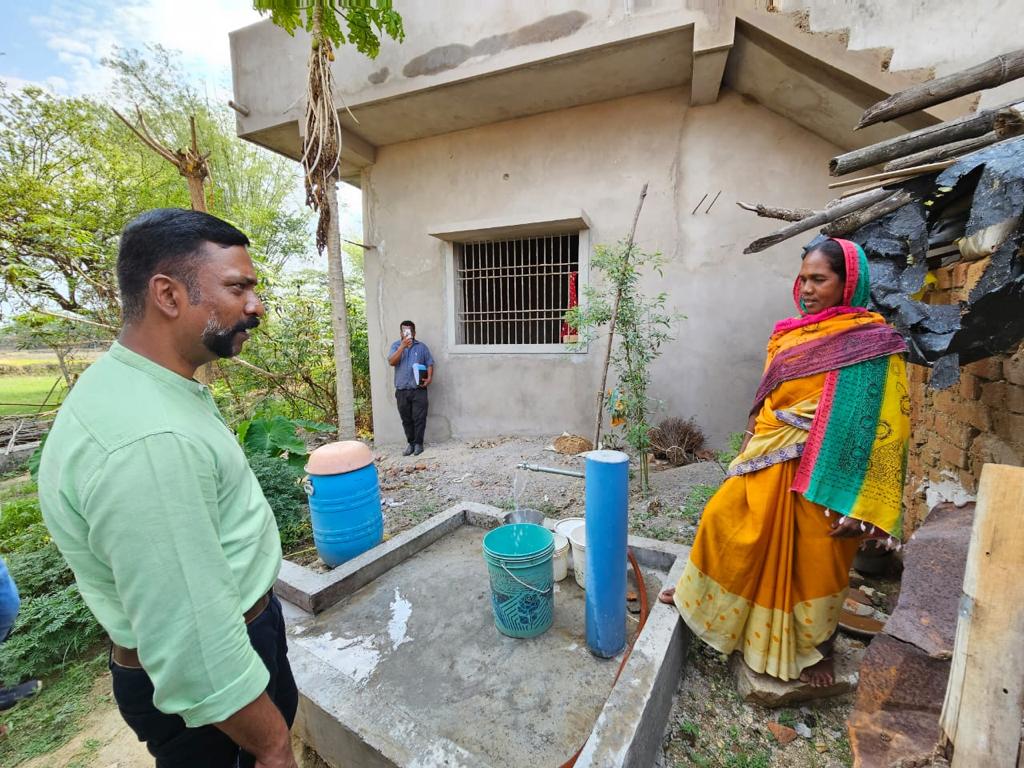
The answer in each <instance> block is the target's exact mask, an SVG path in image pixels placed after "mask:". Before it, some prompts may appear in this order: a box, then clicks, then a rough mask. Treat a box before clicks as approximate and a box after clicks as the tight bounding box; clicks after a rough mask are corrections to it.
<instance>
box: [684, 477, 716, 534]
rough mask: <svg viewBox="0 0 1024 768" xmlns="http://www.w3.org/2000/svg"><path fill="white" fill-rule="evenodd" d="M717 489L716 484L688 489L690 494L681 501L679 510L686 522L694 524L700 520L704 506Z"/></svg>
mask: <svg viewBox="0 0 1024 768" xmlns="http://www.w3.org/2000/svg"><path fill="white" fill-rule="evenodd" d="M717 490H718V486H717V485H695V486H693V488H691V489H690V494H689V495H688V496H687V497H686V501H684V502H683V506H682V507H681V508H680V510H679V511H680V513H681V514H682V516H683V518H684V519H685V520H686V521H687V522H689V523H691V524H693V525H696V524H697V522H698V521H699V520H700V516H701V513H703V512H704V507H706V506H707V503H708V502H709V501H711V497H712V496H714V495H715V491H717Z"/></svg>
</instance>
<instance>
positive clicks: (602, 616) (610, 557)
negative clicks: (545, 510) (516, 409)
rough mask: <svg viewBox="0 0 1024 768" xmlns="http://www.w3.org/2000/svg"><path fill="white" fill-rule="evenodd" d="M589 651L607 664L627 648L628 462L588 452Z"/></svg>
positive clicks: (613, 455)
mask: <svg viewBox="0 0 1024 768" xmlns="http://www.w3.org/2000/svg"><path fill="white" fill-rule="evenodd" d="M586 505H587V506H586V521H587V522H586V526H587V578H586V584H587V587H586V610H587V614H586V615H587V647H588V648H590V652H591V653H593V654H594V655H595V656H600V657H602V658H605V659H609V658H611V657H612V656H616V655H617V654H619V653H620V652H621V651H622V649H623V648H625V647H626V535H627V534H626V527H627V509H628V506H629V456H627V455H626V454H625V453H623V452H622V451H591V452H590V453H588V454H587V463H586Z"/></svg>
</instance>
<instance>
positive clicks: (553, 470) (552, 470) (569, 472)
mask: <svg viewBox="0 0 1024 768" xmlns="http://www.w3.org/2000/svg"><path fill="white" fill-rule="evenodd" d="M516 469H525V470H528V471H530V472H547V473H548V474H549V475H565V476H566V477H578V478H579V479H580V480H582V479H583V478H584V474H583V473H582V472H577V471H576V470H575V469H559V468H558V467H542V466H540V465H539V464H527V463H526V462H525V461H524V462H522V463H521V464H516Z"/></svg>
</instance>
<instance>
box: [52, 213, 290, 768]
mask: <svg viewBox="0 0 1024 768" xmlns="http://www.w3.org/2000/svg"><path fill="white" fill-rule="evenodd" d="M248 244H249V240H248V238H247V237H246V236H245V235H244V234H242V233H241V232H239V231H238V230H237V229H235V228H234V227H233V226H231V225H230V224H228V223H226V222H224V221H221V220H220V219H218V218H216V217H214V216H210V215H209V214H206V213H199V212H196V211H185V210H179V209H169V208H167V209H159V210H154V211H149V212H147V213H144V214H142V215H141V216H139V217H138V218H136V219H135V220H134V221H132V222H131V223H129V224H128V226H127V227H125V230H124V232H123V233H122V234H121V244H120V250H119V253H118V257H117V279H118V285H119V287H120V291H121V308H122V314H123V317H124V326H123V328H122V330H121V335H120V337H119V339H118V341H117V342H115V343H114V345H113V346H112V347H111V348H110V351H109V352H107V353H106V354H105V355H104V356H103V357H101V358H100V359H99V360H97V361H96V362H95V363H93V365H91V366H90V367H89V369H88V370H86V372H85V373H83V374H82V377H81V378H80V379H79V381H78V383H77V384H76V385H75V388H74V389H73V390H72V391H71V394H70V395H69V396H68V398H67V399H66V400H65V401H64V404H63V406H62V407H61V409H60V413H59V414H58V416H57V419H56V421H55V422H54V426H53V429H52V430H51V431H50V435H49V438H48V439H47V441H46V447H45V449H44V451H43V456H42V462H41V465H40V469H39V501H40V505H41V506H42V511H43V518H44V520H45V521H46V525H47V527H48V528H49V529H50V533H51V534H52V535H53V539H54V541H55V542H56V544H57V546H58V548H59V549H60V551H61V552H62V553H63V555H64V557H65V558H66V559H67V561H68V564H69V565H70V566H71V569H72V570H73V571H74V573H75V579H76V580H77V582H78V586H79V588H80V590H81V592H82V597H83V598H84V599H85V602H86V603H87V604H88V606H89V608H90V609H91V610H92V612H93V613H94V614H95V615H96V618H97V619H98V620H99V622H100V624H101V625H102V626H103V628H104V629H105V630H106V631H107V633H108V634H109V635H110V639H111V641H112V651H111V664H110V670H111V675H112V678H113V688H114V698H115V699H116V700H117V704H118V707H119V708H120V710H121V715H122V717H124V719H125V721H126V722H127V723H128V725H129V726H131V728H132V729H133V730H134V731H135V733H136V734H137V735H138V737H139V739H140V740H141V741H145V742H146V745H147V747H148V749H149V751H150V753H151V754H152V755H153V756H154V757H155V758H156V765H157V768H178V767H180V768H185V766H188V768H235V766H236V765H237V766H239V767H240V768H251V767H252V766H257V768H295V758H294V757H293V755H292V751H291V745H290V737H289V728H290V727H291V723H292V720H293V719H294V717H295V710H296V706H297V703H298V693H297V691H296V688H295V681H294V679H293V678H292V673H291V668H290V667H289V664H288V658H287V655H286V654H287V646H286V642H285V635H284V620H283V618H282V615H281V605H280V603H279V602H278V600H277V598H276V597H274V595H273V593H272V592H271V588H272V587H273V585H274V582H275V581H276V579H277V572H278V569H279V568H280V564H281V540H280V537H279V535H278V531H277V525H276V524H275V521H274V515H273V512H272V511H271V509H270V506H269V505H268V504H267V501H266V499H265V498H264V496H263V492H262V490H261V489H260V486H259V483H258V482H257V480H256V477H255V476H254V475H253V473H252V470H251V469H250V468H249V464H248V462H247V461H246V457H245V454H244V453H243V451H242V449H241V447H240V446H239V444H238V441H237V440H236V439H235V435H234V434H233V433H232V431H231V430H230V429H229V428H228V426H227V424H225V422H224V420H223V418H222V417H221V415H220V413H219V412H218V410H217V406H216V405H215V404H214V402H213V398H212V397H211V395H210V391H209V390H208V389H207V388H206V387H205V386H204V385H202V384H200V383H199V382H197V381H195V379H194V378H193V375H194V374H195V371H196V368H198V367H199V366H200V365H203V364H204V363H208V362H211V361H213V360H216V359H217V358H224V357H232V356H234V355H237V354H238V353H239V352H240V351H241V349H242V345H243V344H244V343H245V341H246V340H247V339H248V338H249V333H248V332H249V330H251V329H252V328H255V327H256V326H257V325H259V319H260V317H261V316H262V315H263V304H262V303H261V302H260V299H259V298H258V297H257V295H256V292H255V286H256V274H255V271H254V269H253V265H252V261H250V259H249V254H248V252H247V251H246V248H245V246H247V245H248Z"/></svg>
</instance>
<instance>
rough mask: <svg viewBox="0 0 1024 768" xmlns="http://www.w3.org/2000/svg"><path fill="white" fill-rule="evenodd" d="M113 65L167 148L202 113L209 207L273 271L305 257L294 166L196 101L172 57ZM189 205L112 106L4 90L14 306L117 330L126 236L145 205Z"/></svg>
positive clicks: (5, 268)
mask: <svg viewBox="0 0 1024 768" xmlns="http://www.w3.org/2000/svg"><path fill="white" fill-rule="evenodd" d="M108 65H109V66H111V67H112V68H113V69H114V70H115V71H116V72H117V73H118V83H117V86H116V90H117V91H118V92H119V93H120V94H122V95H123V96H124V98H127V99H131V100H132V101H134V102H135V103H138V104H139V105H140V106H141V107H142V108H143V109H144V110H145V112H146V114H147V120H148V121H149V123H150V125H151V127H152V128H153V130H154V131H157V132H158V133H160V135H162V136H164V137H165V140H166V141H167V142H168V143H169V144H182V145H183V144H184V141H185V136H183V135H182V134H183V133H186V132H187V131H188V126H187V124H185V125H182V121H181V115H182V114H183V111H184V110H185V109H188V110H190V111H189V112H188V113H189V114H195V115H196V123H197V130H198V132H199V134H200V135H201V136H202V140H203V144H204V146H206V147H207V148H208V149H209V150H210V151H211V158H210V163H211V166H212V167H213V169H214V176H213V178H212V179H211V181H210V186H209V192H208V194H209V196H210V206H209V207H210V211H211V213H214V214H215V215H217V216H220V217H222V218H224V219H227V220H229V221H231V222H232V223H234V224H236V225H237V226H239V227H240V228H241V229H243V230H244V231H246V232H247V233H248V234H249V236H250V238H251V239H252V243H253V245H252V248H251V250H252V253H253V256H254V257H255V259H256V260H257V262H258V263H259V265H260V266H261V267H262V268H263V269H264V270H265V271H269V272H275V271H276V270H277V269H279V268H280V266H281V264H282V263H283V262H284V261H286V260H287V259H288V258H290V257H292V256H295V255H297V254H299V253H302V252H303V250H304V249H305V243H306V238H307V236H308V233H307V229H306V221H307V218H306V216H307V214H306V213H305V212H304V211H303V210H301V209H300V208H298V207H296V206H293V205H289V200H288V197H289V194H290V193H291V192H292V191H293V189H294V187H293V182H294V176H293V174H292V172H291V168H290V166H289V165H288V163H287V161H285V160H283V159H281V158H278V157H275V156H273V155H272V154H270V153H269V152H267V151H265V150H262V149H259V148H257V147H254V146H252V145H249V144H246V143H244V142H241V141H239V140H238V139H237V138H236V137H235V135H234V126H233V123H232V121H231V118H230V116H229V115H228V114H226V111H224V110H221V111H216V110H214V109H213V108H212V107H211V106H210V105H209V104H207V103H206V102H205V101H204V100H202V99H199V98H198V97H197V96H196V94H195V92H194V91H193V90H192V88H191V87H190V86H189V85H188V82H187V79H185V78H184V76H183V75H182V74H181V73H180V70H179V69H177V64H176V60H175V58H174V56H173V55H171V54H170V53H168V52H167V51H164V50H163V49H160V48H150V49H147V50H146V51H144V52H138V51H118V52H117V53H116V54H115V55H114V57H113V58H112V59H111V60H110V61H109V62H108ZM188 203H189V196H188V190H187V189H186V186H185V185H184V184H182V183H181V178H180V176H179V175H178V173H177V171H176V170H175V169H174V168H172V167H171V166H170V165H169V164H168V163H167V162H165V161H164V160H163V159H162V158H160V157H158V156H157V155H155V154H153V153H152V152H151V151H150V150H149V149H148V148H146V147H145V146H143V145H142V144H140V143H139V142H138V141H136V140H135V138H134V137H133V136H132V135H131V133H130V131H129V129H128V128H127V127H126V126H124V125H123V124H121V123H120V121H118V120H117V119H116V118H115V117H114V115H113V113H112V112H111V111H110V110H109V109H108V108H107V106H106V105H105V104H101V103H99V102H97V101H94V100H90V99H65V98H59V97H56V96H53V95H50V94H48V93H46V92H44V91H42V90H40V89H38V88H31V87H30V88H25V89H23V90H21V91H10V90H8V89H7V88H5V87H4V86H3V85H2V84H0V274H2V279H3V283H4V286H5V288H6V299H7V301H8V304H9V305H10V306H12V307H13V308H14V309H15V310H18V311H24V310H38V309H42V310H52V309H59V310H61V311H63V312H64V313H68V314H71V315H75V316H79V317H84V318H86V319H90V320H93V321H95V322H98V323H100V324H102V325H107V326H110V328H111V329H113V328H116V327H117V326H118V325H119V323H120V305H119V300H118V295H117V282H116V278H115V274H114V265H115V260H116V255H117V240H118V236H119V234H120V231H121V229H122V228H123V227H124V225H125V224H126V223H127V222H128V221H129V220H131V219H132V218H133V217H134V216H136V215H138V214H139V213H140V212H142V211H144V210H147V209H150V208H157V207H188Z"/></svg>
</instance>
